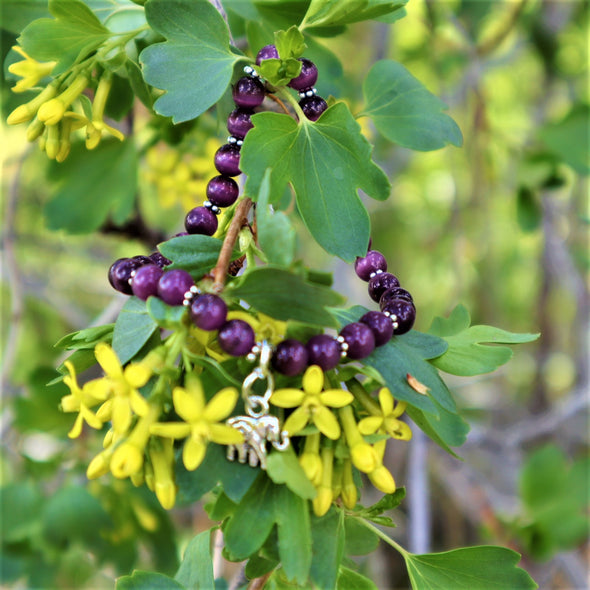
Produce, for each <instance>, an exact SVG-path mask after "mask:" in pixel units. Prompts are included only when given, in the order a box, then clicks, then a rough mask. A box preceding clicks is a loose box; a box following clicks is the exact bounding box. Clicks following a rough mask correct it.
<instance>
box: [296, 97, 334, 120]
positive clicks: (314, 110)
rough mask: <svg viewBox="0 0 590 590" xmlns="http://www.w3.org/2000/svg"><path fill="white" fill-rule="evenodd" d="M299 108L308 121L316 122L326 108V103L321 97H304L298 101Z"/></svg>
mask: <svg viewBox="0 0 590 590" xmlns="http://www.w3.org/2000/svg"><path fill="white" fill-rule="evenodd" d="M299 106H300V107H301V110H302V111H303V114H304V115H305V116H306V117H307V118H308V119H309V120H310V121H317V120H318V119H319V118H320V115H321V114H322V113H323V112H324V111H325V110H326V109H327V108H328V103H327V102H326V101H325V100H324V99H323V98H322V97H321V96H306V97H305V98H302V99H301V100H300V101H299Z"/></svg>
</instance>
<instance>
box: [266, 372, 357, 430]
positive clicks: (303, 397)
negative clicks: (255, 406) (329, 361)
mask: <svg viewBox="0 0 590 590" xmlns="http://www.w3.org/2000/svg"><path fill="white" fill-rule="evenodd" d="M323 387H324V373H323V372H322V370H321V369H320V367H318V366H317V365H312V366H311V367H309V368H308V369H307V371H305V374H304V375H303V391H301V390H300V389H288V388H286V389H277V391H275V392H274V393H273V394H272V397H271V398H270V401H271V403H272V404H273V405H275V406H278V407H280V408H297V409H296V410H295V411H294V412H293V413H292V414H291V415H290V416H289V417H288V418H287V420H286V422H285V427H284V428H285V430H286V431H287V432H288V433H289V434H290V435H294V434H297V433H298V432H300V431H301V430H303V429H304V428H305V427H306V426H307V424H310V423H311V424H315V425H316V426H317V428H318V430H319V431H320V432H321V433H322V434H324V435H326V436H327V437H328V438H331V439H332V440H336V439H337V438H338V437H339V436H340V424H338V420H337V419H336V416H334V414H333V413H332V412H331V411H330V410H329V409H328V408H327V407H326V406H329V407H330V408H342V407H344V406H347V405H348V404H350V403H351V402H352V400H353V396H352V394H351V393H350V392H348V391H344V390H343V389H328V390H327V391H322V389H323Z"/></svg>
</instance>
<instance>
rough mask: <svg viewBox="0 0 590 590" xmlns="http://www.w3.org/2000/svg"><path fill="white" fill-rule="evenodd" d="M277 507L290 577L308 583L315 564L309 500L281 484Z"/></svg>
mask: <svg viewBox="0 0 590 590" xmlns="http://www.w3.org/2000/svg"><path fill="white" fill-rule="evenodd" d="M275 454H276V453H275ZM293 456H294V454H293ZM274 509H275V514H274V518H275V521H276V523H277V533H278V539H279V541H278V548H279V556H280V558H281V564H282V566H283V570H284V572H285V575H286V576H287V578H288V579H289V580H295V581H296V582H299V584H304V583H305V582H306V581H307V578H308V575H309V568H310V567H311V528H310V521H309V505H308V502H307V500H304V499H303V498H300V497H299V496H298V495H296V494H294V493H293V492H291V491H290V490H289V489H288V488H287V487H285V486H278V487H277V488H276V494H275V497H274Z"/></svg>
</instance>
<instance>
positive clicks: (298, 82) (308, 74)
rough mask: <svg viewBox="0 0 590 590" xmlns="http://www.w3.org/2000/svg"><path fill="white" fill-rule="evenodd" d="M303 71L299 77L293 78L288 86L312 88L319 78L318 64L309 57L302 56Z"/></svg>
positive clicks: (300, 88) (295, 88) (302, 88)
mask: <svg viewBox="0 0 590 590" xmlns="http://www.w3.org/2000/svg"><path fill="white" fill-rule="evenodd" d="M299 61H300V62H301V73H300V74H299V76H297V78H293V79H292V80H291V81H290V82H289V84H287V86H289V87H290V88H293V89H294V90H307V89H308V88H311V87H312V86H313V85H314V84H315V83H316V81H317V79H318V69H317V67H316V65H315V64H314V63H313V62H312V61H311V60H309V59H305V58H304V57H300V58H299Z"/></svg>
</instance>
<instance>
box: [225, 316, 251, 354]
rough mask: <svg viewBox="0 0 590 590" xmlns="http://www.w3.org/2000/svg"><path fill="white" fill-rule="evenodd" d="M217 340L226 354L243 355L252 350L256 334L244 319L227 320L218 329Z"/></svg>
mask: <svg viewBox="0 0 590 590" xmlns="http://www.w3.org/2000/svg"><path fill="white" fill-rule="evenodd" d="M217 342H218V343H219V346H220V348H221V350H223V351H224V352H227V354H231V355H232V356H244V355H246V354H248V353H249V352H250V351H251V350H252V347H253V346H254V344H255V342H256V336H255V335H254V330H253V329H252V326H250V324H248V323H247V322H245V321H244V320H229V322H225V324H223V326H221V328H220V329H219V332H218V333H217Z"/></svg>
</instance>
